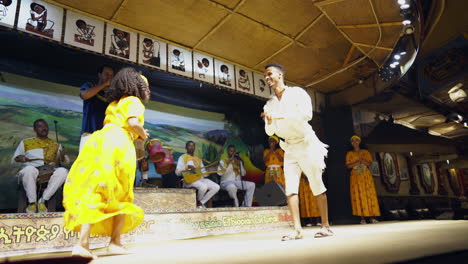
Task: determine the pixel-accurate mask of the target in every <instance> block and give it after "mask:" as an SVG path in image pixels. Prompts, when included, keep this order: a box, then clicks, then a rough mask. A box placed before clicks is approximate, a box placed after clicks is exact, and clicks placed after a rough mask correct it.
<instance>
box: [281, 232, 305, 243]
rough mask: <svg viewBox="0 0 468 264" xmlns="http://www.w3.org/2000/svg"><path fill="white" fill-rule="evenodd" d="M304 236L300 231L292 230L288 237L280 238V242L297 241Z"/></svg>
mask: <svg viewBox="0 0 468 264" xmlns="http://www.w3.org/2000/svg"><path fill="white" fill-rule="evenodd" d="M303 237H304V236H303V235H302V234H301V232H300V231H297V230H294V231H292V232H291V233H290V234H289V235H286V236H282V237H281V241H289V240H298V239H302V238H303Z"/></svg>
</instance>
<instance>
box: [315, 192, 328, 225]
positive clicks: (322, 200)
mask: <svg viewBox="0 0 468 264" xmlns="http://www.w3.org/2000/svg"><path fill="white" fill-rule="evenodd" d="M315 198H316V199H317V205H318V208H319V211H320V217H321V219H322V226H325V227H330V223H328V204H327V194H326V193H322V194H319V195H317V196H315Z"/></svg>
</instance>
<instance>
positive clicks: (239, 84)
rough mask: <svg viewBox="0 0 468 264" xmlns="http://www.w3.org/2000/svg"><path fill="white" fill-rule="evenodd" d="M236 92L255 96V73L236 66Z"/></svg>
mask: <svg viewBox="0 0 468 264" xmlns="http://www.w3.org/2000/svg"><path fill="white" fill-rule="evenodd" d="M235 69H236V90H237V91H239V92H243V93H248V94H254V87H253V73H252V71H249V70H247V69H245V68H242V67H239V66H237V65H236V66H235Z"/></svg>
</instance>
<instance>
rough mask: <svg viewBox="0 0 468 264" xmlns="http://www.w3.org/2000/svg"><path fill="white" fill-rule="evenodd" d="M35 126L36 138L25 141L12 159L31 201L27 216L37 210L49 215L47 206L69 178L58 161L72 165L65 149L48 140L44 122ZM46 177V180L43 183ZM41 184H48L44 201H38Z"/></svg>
mask: <svg viewBox="0 0 468 264" xmlns="http://www.w3.org/2000/svg"><path fill="white" fill-rule="evenodd" d="M33 126H34V131H35V132H36V137H34V138H28V139H24V140H22V141H21V142H20V144H19V145H18V147H17V148H16V151H15V154H14V155H13V158H12V159H11V163H12V165H21V170H20V171H19V172H18V174H17V176H18V178H19V179H18V180H19V181H21V182H22V184H23V187H24V190H25V192H26V196H27V197H28V202H29V205H28V207H27V208H26V212H27V213H35V212H36V210H37V209H38V210H39V212H47V207H46V205H45V202H46V201H48V200H49V199H50V198H51V197H52V195H54V194H55V192H56V191H57V189H58V188H59V187H60V186H62V185H63V183H64V182H65V179H66V178H67V174H68V170H67V169H65V168H62V167H56V166H55V165H57V164H58V161H60V163H61V164H66V163H69V162H70V159H69V158H68V156H67V155H65V152H64V151H63V149H62V146H61V145H60V144H58V143H57V142H55V141H54V140H52V139H50V138H48V134H49V126H48V124H47V122H46V121H45V120H44V119H38V120H36V121H34V125H33ZM60 163H59V164H60ZM44 177H46V178H47V179H42V178H44ZM39 181H42V182H47V181H48V183H47V188H46V189H45V190H44V192H43V194H42V197H41V198H40V199H39V200H37V193H36V188H37V187H36V182H39ZM36 202H37V203H38V206H37V205H36Z"/></svg>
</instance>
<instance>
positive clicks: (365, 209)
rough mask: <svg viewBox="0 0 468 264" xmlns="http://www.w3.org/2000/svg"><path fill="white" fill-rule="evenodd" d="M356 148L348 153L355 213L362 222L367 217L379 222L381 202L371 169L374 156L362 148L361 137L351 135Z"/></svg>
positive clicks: (352, 203) (347, 164) (362, 222)
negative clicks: (377, 217)
mask: <svg viewBox="0 0 468 264" xmlns="http://www.w3.org/2000/svg"><path fill="white" fill-rule="evenodd" d="M350 140H351V145H352V146H353V148H354V150H351V151H348V153H347V154H346V166H347V167H348V168H350V169H351V179H350V191H351V206H352V209H353V215H357V216H360V217H361V224H366V223H367V222H366V217H367V218H370V222H371V223H377V222H378V221H377V220H376V219H375V217H376V216H380V208H379V202H378V200H377V193H376V191H375V184H374V179H373V178H372V174H371V172H370V170H369V166H370V165H371V164H372V156H371V154H370V152H369V151H367V150H365V149H361V148H360V144H361V138H360V137H359V136H356V135H354V136H352V137H351V139H350Z"/></svg>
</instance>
